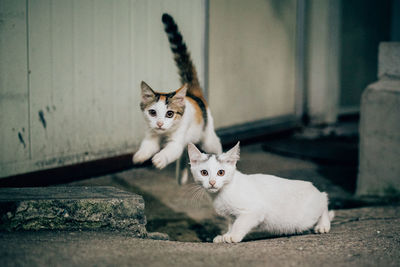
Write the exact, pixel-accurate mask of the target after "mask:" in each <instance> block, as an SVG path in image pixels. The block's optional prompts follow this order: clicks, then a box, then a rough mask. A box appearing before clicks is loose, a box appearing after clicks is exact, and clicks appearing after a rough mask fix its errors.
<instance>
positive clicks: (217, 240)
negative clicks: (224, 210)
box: [213, 217, 233, 243]
mask: <svg viewBox="0 0 400 267" xmlns="http://www.w3.org/2000/svg"><path fill="white" fill-rule="evenodd" d="M226 220H227V221H228V231H227V232H226V233H225V234H223V235H217V236H216V237H214V239H213V243H223V242H224V237H223V236H224V235H227V234H229V233H230V232H231V230H232V224H233V223H232V218H231V217H227V218H226Z"/></svg>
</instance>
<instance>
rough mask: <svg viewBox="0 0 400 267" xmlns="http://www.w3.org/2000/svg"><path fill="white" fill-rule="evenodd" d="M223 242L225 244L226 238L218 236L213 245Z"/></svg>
mask: <svg viewBox="0 0 400 267" xmlns="http://www.w3.org/2000/svg"><path fill="white" fill-rule="evenodd" d="M222 242H224V238H223V237H222V235H217V236H216V237H214V239H213V243H222Z"/></svg>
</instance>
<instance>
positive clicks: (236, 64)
mask: <svg viewBox="0 0 400 267" xmlns="http://www.w3.org/2000/svg"><path fill="white" fill-rule="evenodd" d="M296 3H297V2H296V0H269V1H265V0H249V1H241V0H219V1H210V56H209V65H210V68H209V71H210V72H209V77H210V80H209V99H210V106H211V110H212V112H213V115H214V121H215V124H216V126H217V127H226V126H232V125H236V124H242V123H247V122H251V121H257V120H262V119H269V118H274V117H277V116H285V115H294V114H295V44H296V42H295V36H296Z"/></svg>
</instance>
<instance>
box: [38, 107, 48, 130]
mask: <svg viewBox="0 0 400 267" xmlns="http://www.w3.org/2000/svg"><path fill="white" fill-rule="evenodd" d="M39 121H40V122H41V123H42V125H43V128H45V129H46V127H47V123H46V120H45V118H44V113H43V110H39Z"/></svg>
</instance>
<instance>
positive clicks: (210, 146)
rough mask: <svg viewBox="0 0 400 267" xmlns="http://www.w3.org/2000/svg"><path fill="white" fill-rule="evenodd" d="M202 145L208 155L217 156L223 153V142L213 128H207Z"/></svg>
mask: <svg viewBox="0 0 400 267" xmlns="http://www.w3.org/2000/svg"><path fill="white" fill-rule="evenodd" d="M201 143H202V144H201V148H202V149H203V150H204V151H205V152H207V153H213V154H217V155H219V154H221V153H222V145H221V141H220V140H219V137H218V136H217V134H216V133H215V131H214V129H213V128H212V127H208V128H207V130H206V132H205V136H204V138H203V140H202V142H201Z"/></svg>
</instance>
